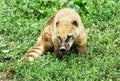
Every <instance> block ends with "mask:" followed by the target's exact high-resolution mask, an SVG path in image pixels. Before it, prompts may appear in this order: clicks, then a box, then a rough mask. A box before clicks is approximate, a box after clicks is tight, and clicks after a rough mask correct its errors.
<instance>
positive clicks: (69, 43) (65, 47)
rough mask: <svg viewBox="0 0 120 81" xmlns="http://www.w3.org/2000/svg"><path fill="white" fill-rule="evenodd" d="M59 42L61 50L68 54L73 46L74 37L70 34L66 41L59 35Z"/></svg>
mask: <svg viewBox="0 0 120 81" xmlns="http://www.w3.org/2000/svg"><path fill="white" fill-rule="evenodd" d="M58 40H59V50H60V52H62V53H65V52H67V51H68V50H69V49H70V47H71V46H72V43H73V35H71V34H69V35H68V36H67V38H66V39H65V40H63V39H62V38H61V37H60V36H59V35H58Z"/></svg>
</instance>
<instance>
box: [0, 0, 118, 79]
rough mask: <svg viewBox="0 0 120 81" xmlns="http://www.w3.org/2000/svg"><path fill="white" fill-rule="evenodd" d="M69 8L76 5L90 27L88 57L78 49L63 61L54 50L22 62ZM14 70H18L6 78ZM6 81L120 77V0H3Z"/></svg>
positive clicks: (0, 72)
mask: <svg viewBox="0 0 120 81" xmlns="http://www.w3.org/2000/svg"><path fill="white" fill-rule="evenodd" d="M65 7H69V8H74V9H75V10H76V11H77V12H78V13H79V14H80V16H81V18H82V21H83V23H84V25H85V28H86V29H87V31H89V34H88V43H87V44H88V45H87V47H88V51H87V55H86V56H83V55H80V56H77V54H75V53H74V51H73V50H72V51H70V52H69V53H68V54H66V55H65V56H64V59H63V60H58V59H57V58H56V57H55V55H54V53H49V52H48V53H46V55H43V56H42V57H41V58H39V59H38V60H36V61H34V62H33V63H31V64H29V63H23V64H20V63H19V62H18V59H20V58H21V57H22V56H23V55H24V54H25V53H26V51H27V50H28V49H29V48H30V47H31V46H32V45H34V44H35V42H36V40H37V38H38V36H39V34H40V31H41V30H42V28H43V25H44V23H45V22H46V21H47V19H48V18H49V17H50V16H51V15H53V14H54V13H55V12H57V11H58V10H59V9H61V8H65ZM9 68H11V69H14V70H15V74H14V76H13V77H12V78H10V79H6V78H5V72H6V71H7V70H8V69H9ZM0 80H9V81H10V80H11V81H120V0H89V1H88V0H0Z"/></svg>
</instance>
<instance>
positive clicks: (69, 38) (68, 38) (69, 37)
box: [65, 34, 73, 42]
mask: <svg viewBox="0 0 120 81" xmlns="http://www.w3.org/2000/svg"><path fill="white" fill-rule="evenodd" d="M72 38H73V35H71V34H69V35H68V36H67V39H66V41H65V42H69V41H70V40H71V39H72Z"/></svg>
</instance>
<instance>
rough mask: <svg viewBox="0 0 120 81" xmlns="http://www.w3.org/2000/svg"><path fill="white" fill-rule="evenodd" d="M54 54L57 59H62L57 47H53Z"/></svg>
mask: <svg viewBox="0 0 120 81" xmlns="http://www.w3.org/2000/svg"><path fill="white" fill-rule="evenodd" d="M54 52H55V54H56V56H57V58H58V59H62V58H63V55H62V53H61V52H60V50H59V48H58V46H54Z"/></svg>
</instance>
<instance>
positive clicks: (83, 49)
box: [76, 44, 87, 54]
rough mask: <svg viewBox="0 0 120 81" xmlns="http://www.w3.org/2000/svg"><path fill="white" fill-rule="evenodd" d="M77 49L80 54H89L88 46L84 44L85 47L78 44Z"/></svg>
mask: <svg viewBox="0 0 120 81" xmlns="http://www.w3.org/2000/svg"><path fill="white" fill-rule="evenodd" d="M76 48H77V51H78V54H86V52H87V48H86V44H83V45H81V44H78V45H77V46H76Z"/></svg>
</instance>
